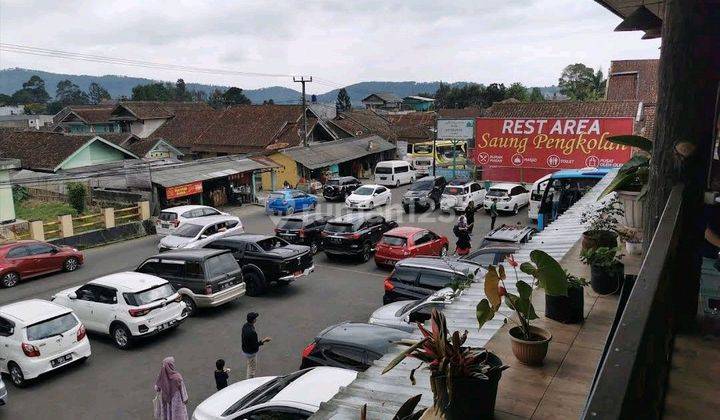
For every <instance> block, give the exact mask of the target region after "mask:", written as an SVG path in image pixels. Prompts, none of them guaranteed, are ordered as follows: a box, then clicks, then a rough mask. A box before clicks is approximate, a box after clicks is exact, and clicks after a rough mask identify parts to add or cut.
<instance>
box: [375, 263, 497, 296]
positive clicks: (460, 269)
mask: <svg viewBox="0 0 720 420" xmlns="http://www.w3.org/2000/svg"><path fill="white" fill-rule="evenodd" d="M467 274H473V275H474V276H475V278H476V279H477V278H478V277H482V276H484V275H485V271H484V270H483V269H482V267H481V266H480V264H477V263H474V262H472V261H468V260H458V259H442V258H437V257H419V258H406V259H404V260H400V261H398V263H397V264H395V269H394V270H393V272H392V273H390V276H389V277H388V278H386V279H385V283H384V286H385V295H383V304H385V305H387V304H388V303H392V302H397V301H399V300H416V299H423V298H426V297H428V296H430V295H431V294H432V293H433V292H435V291H437V290H440V289H442V288H444V287H448V285H449V284H450V283H453V281H455V280H456V276H465V275H467Z"/></svg>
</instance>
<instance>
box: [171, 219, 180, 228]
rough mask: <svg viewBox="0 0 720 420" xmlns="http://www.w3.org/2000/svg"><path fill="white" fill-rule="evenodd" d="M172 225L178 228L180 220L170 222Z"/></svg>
mask: <svg viewBox="0 0 720 420" xmlns="http://www.w3.org/2000/svg"><path fill="white" fill-rule="evenodd" d="M170 223H172V225H173V226H175V227H178V226H179V225H180V220H178V219H175V220H173V221H172V222H170Z"/></svg>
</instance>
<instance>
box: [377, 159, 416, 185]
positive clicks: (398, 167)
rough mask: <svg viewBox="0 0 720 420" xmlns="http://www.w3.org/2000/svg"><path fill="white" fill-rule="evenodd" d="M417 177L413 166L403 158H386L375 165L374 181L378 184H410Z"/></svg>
mask: <svg viewBox="0 0 720 420" xmlns="http://www.w3.org/2000/svg"><path fill="white" fill-rule="evenodd" d="M416 179H417V173H416V172H415V168H413V167H412V165H410V163H408V162H406V161H404V160H386V161H382V162H378V164H377V165H375V182H376V183H377V184H380V185H388V186H392V187H396V188H397V187H399V186H400V185H404V184H412V183H413V182H415V180H416Z"/></svg>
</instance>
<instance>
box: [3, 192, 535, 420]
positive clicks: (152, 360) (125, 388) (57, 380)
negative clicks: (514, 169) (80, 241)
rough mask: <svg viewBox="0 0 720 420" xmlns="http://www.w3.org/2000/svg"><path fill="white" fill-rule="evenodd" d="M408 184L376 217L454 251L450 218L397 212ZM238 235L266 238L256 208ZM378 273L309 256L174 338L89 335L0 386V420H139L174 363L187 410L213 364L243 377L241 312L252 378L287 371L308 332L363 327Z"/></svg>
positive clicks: (377, 301)
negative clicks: (72, 360)
mask: <svg viewBox="0 0 720 420" xmlns="http://www.w3.org/2000/svg"><path fill="white" fill-rule="evenodd" d="M407 188H408V187H407V186H405V187H400V188H397V189H393V190H392V192H393V198H392V203H391V205H389V206H387V207H380V208H378V209H377V210H376V211H378V212H379V213H381V214H383V215H385V216H386V217H388V218H391V219H394V220H396V221H397V222H398V223H399V224H400V225H401V226H402V225H410V226H421V227H426V228H429V229H432V230H434V231H435V232H436V233H438V234H441V235H446V236H448V238H449V240H450V242H451V248H450V249H451V251H452V249H454V237H453V235H452V226H453V223H454V221H455V218H456V216H455V215H442V214H441V213H440V212H439V210H438V211H436V212H434V213H422V214H418V215H415V214H409V215H406V214H404V213H403V210H402V207H401V206H400V199H401V197H402V194H403V193H404V192H405V191H406V190H407ZM318 211H320V212H325V213H331V214H336V215H340V214H342V213H345V212H347V211H348V210H347V209H345V207H344V205H343V204H341V203H325V202H324V200H323V199H322V198H321V199H320V205H319V206H318ZM232 212H234V213H236V214H237V215H238V216H240V218H241V220H242V222H243V224H244V225H245V230H246V231H247V232H254V233H272V229H273V227H274V220H275V219H276V217H270V216H267V215H265V214H264V212H263V209H262V208H260V207H256V206H247V207H242V208H237V209H233V210H232ZM517 222H521V223H527V210H526V209H522V210H521V211H520V214H519V215H517V216H510V215H502V214H501V215H500V217H499V218H498V220H497V223H498V224H500V223H513V224H514V223H517ZM475 224H476V226H475V233H474V235H473V245H474V246H477V245H478V244H479V242H480V240H481V238H482V236H483V235H484V234H485V233H486V232H487V231H489V229H490V217H489V216H487V215H485V213H484V212H483V211H479V212H478V213H477V215H476V217H475ZM157 242H158V238H157V237H147V238H142V239H137V240H133V241H127V242H123V243H118V244H113V245H108V246H105V247H101V248H95V249H91V250H88V251H86V263H85V266H84V267H82V268H81V269H80V270H78V271H76V272H73V273H62V274H58V275H52V276H45V277H41V278H37V279H34V280H30V281H28V282H24V283H20V284H19V285H17V286H16V287H14V288H12V289H2V290H0V305H4V304H7V303H11V302H15V301H18V300H23V299H30V298H44V299H47V298H49V297H50V296H51V295H52V294H53V293H55V292H57V291H60V290H63V289H65V288H69V287H72V286H77V285H80V284H82V283H84V282H87V281H89V280H92V279H94V278H96V277H99V276H102V275H105V274H110V273H115V272H119V271H124V270H132V269H134V268H135V267H136V266H137V265H138V264H139V263H140V262H141V261H142V260H144V259H145V258H146V257H148V256H150V255H152V254H154V253H156V252H157V248H156V246H157ZM386 276H387V272H386V271H383V270H380V269H378V268H376V267H375V264H374V262H373V261H372V260H370V261H368V262H367V263H364V264H362V263H359V262H357V261H354V260H346V261H343V260H341V261H337V262H330V261H328V259H327V258H326V257H325V255H324V254H322V253H319V254H318V255H316V256H315V272H314V273H313V274H311V275H310V276H309V277H307V278H303V279H300V280H298V281H296V282H294V283H293V284H291V285H289V286H287V287H280V288H272V289H271V290H270V292H269V293H268V294H266V295H264V296H262V297H254V298H251V297H248V296H245V297H243V298H241V299H239V300H237V301H236V302H234V303H232V304H229V305H225V306H223V307H220V308H217V309H213V310H204V311H201V312H200V313H199V314H198V316H197V317H195V318H192V319H189V320H188V321H187V322H185V323H184V324H183V325H181V326H180V327H179V328H177V329H176V330H175V331H171V332H169V333H167V334H164V335H161V336H157V337H153V338H151V339H150V340H148V341H145V342H141V343H140V344H139V345H137V346H136V347H134V348H132V349H131V350H128V351H121V350H118V349H116V348H115V347H114V346H113V344H112V343H111V341H110V339H109V338H106V337H102V336H95V335H91V336H90V340H91V345H92V352H93V354H92V356H91V358H90V359H89V360H88V361H87V363H85V364H84V365H81V366H68V367H66V368H64V369H61V370H60V371H58V372H55V373H52V374H50V375H46V376H44V377H42V378H41V379H40V380H39V381H37V382H36V383H34V384H32V385H31V386H29V387H28V388H25V389H17V388H14V387H13V386H12V385H11V384H9V381H8V380H6V381H5V382H6V385H7V386H8V388H9V395H8V397H9V403H8V405H6V406H5V407H1V408H0V418H8V419H14V418H17V419H40V418H49V417H52V418H53V419H56V420H57V419H127V418H134V419H145V418H152V398H153V396H154V391H153V384H154V382H155V378H156V375H157V372H158V370H159V368H160V362H161V360H162V359H163V358H164V357H166V356H169V355H172V356H175V359H176V364H177V367H178V369H179V370H180V372H181V373H182V374H183V376H184V378H185V382H186V385H187V388H188V393H189V395H190V400H189V402H188V411H189V413H192V410H193V409H194V407H195V406H196V405H197V404H199V403H200V402H201V401H202V400H204V399H205V398H207V397H208V396H209V395H211V394H212V393H213V392H214V391H215V384H214V379H213V370H214V363H215V360H216V359H218V358H224V359H225V360H226V362H227V365H228V367H230V368H231V369H232V372H231V376H230V381H231V382H235V381H238V380H241V379H243V378H244V367H245V366H244V364H243V356H242V353H241V351H240V331H241V328H242V325H243V323H244V322H245V314H246V313H247V312H249V311H255V312H259V313H260V318H259V319H258V321H257V325H256V327H257V330H258V334H259V335H260V336H270V337H272V338H273V341H272V342H271V343H269V344H267V345H266V346H265V347H264V348H263V349H262V350H261V353H260V355H259V358H258V375H259V376H261V375H276V374H283V373H288V372H291V371H293V370H296V369H297V368H298V367H299V365H300V354H301V352H302V350H303V348H304V347H305V346H306V345H307V344H308V343H310V342H311V341H312V340H313V338H314V337H315V335H316V333H318V332H319V331H321V330H323V329H324V328H326V327H328V326H330V325H332V324H335V323H338V322H342V321H367V319H368V317H369V316H370V313H371V312H372V311H373V310H375V309H376V308H378V307H379V306H381V304H382V295H383V279H384V278H385V277H386Z"/></svg>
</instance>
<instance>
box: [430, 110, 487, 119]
mask: <svg viewBox="0 0 720 420" xmlns="http://www.w3.org/2000/svg"><path fill="white" fill-rule="evenodd" d="M437 114H438V117H439V118H442V119H444V120H464V119H468V118H471V119H475V118H477V117H482V116H483V114H484V109H483V108H480V107H467V108H441V109H438V110H437Z"/></svg>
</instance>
